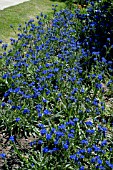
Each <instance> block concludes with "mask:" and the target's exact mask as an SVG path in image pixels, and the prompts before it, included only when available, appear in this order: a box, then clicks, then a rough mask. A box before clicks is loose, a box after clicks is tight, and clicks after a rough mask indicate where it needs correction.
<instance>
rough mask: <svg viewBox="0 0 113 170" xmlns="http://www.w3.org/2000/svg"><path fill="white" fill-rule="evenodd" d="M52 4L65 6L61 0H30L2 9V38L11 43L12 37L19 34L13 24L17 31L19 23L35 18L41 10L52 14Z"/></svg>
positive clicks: (0, 33)
mask: <svg viewBox="0 0 113 170" xmlns="http://www.w3.org/2000/svg"><path fill="white" fill-rule="evenodd" d="M52 4H58V8H61V7H63V6H64V3H61V2H57V1H55V2H52V1H50V0H43V1H42V0H30V1H28V2H24V3H21V4H19V5H16V6H12V7H9V8H6V9H4V10H1V11H0V39H2V40H3V41H4V42H5V43H9V39H10V38H11V37H13V38H15V37H17V35H16V34H15V32H14V30H13V29H11V28H10V25H11V24H12V25H13V26H14V28H15V31H16V30H17V28H18V25H19V24H24V23H25V21H28V20H29V19H31V18H35V17H36V15H39V14H40V13H41V12H43V13H44V14H48V15H49V16H50V15H52Z"/></svg>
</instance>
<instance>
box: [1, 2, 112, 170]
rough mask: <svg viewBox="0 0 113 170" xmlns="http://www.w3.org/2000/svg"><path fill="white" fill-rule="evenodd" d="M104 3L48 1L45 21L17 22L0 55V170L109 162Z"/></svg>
mask: <svg viewBox="0 0 113 170" xmlns="http://www.w3.org/2000/svg"><path fill="white" fill-rule="evenodd" d="M111 5H112V3H110V2H109V3H107V4H106V3H101V2H99V3H98V4H94V3H91V4H90V5H89V6H88V7H87V9H86V10H85V13H83V11H82V12H81V10H80V9H78V8H76V9H75V10H74V11H70V10H68V9H63V10H60V11H56V8H55V6H53V11H54V16H53V18H51V20H50V21H51V22H50V21H48V19H47V16H46V15H44V14H42V13H41V15H40V16H39V17H37V23H36V22H34V20H33V19H30V20H29V21H28V22H26V25H25V26H24V28H23V27H22V26H20V27H19V28H20V33H19V34H18V40H15V39H12V40H11V42H12V47H13V48H12V50H9V51H8V52H4V53H3V55H2V56H1V61H4V59H5V62H1V63H2V68H5V69H6V70H4V69H3V70H2V73H1V74H2V76H1V83H2V85H3V84H4V87H3V88H1V92H2V93H1V113H0V125H1V126H0V132H1V134H0V135H1V148H2V151H1V154H0V157H1V158H2V162H4V164H2V165H3V166H2V167H1V168H2V169H23V170H24V169H25V170H28V169H40V170H41V169H44V170H49V169H50V170H52V169H59V170H60V169H63V170H71V169H77V170H79V169H80V170H84V169H91V170H93V169H101V170H102V169H103V170H104V169H105V170H106V169H109V170H111V169H112V168H113V142H112V139H113V135H112V134H113V114H112V109H113V69H112V68H113V67H112V64H113V59H112V57H111V51H110V50H111V49H112V31H113V27H112V24H111V21H112V17H113V16H112V15H111V16H110V19H111V20H110V19H108V18H107V16H109V15H108V12H110V10H109V11H108V10H106V9H107V8H108V9H109V7H110V6H111ZM102 7H103V8H102ZM100 13H101V15H100ZM103 14H104V16H105V18H106V19H104V22H102V23H101V19H102V18H101V17H103ZM95 18H96V20H94V19H95ZM46 19H47V20H46ZM96 22H97V23H98V28H97V23H96ZM102 25H104V30H105V31H106V32H103V34H105V33H106V34H105V39H104V44H103V41H101V38H100V37H99V36H97V35H96V34H97V30H98V29H100V30H101V27H102ZM92 27H93V28H92ZM108 28H109V29H108ZM102 30H103V28H102ZM100 33H101V31H100ZM108 33H109V34H108ZM101 35H102V34H101ZM108 35H109V37H108ZM91 38H92V39H93V41H92V39H91ZM97 40H98V41H97ZM2 45H3V44H2ZM98 46H99V47H101V48H100V49H99V48H98ZM105 47H106V48H107V50H106V51H105V50H104V48H105ZM4 50H5V45H4ZM108 54H109V55H108ZM103 55H104V57H103ZM6 149H7V150H6Z"/></svg>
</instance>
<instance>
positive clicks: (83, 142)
mask: <svg viewBox="0 0 113 170" xmlns="http://www.w3.org/2000/svg"><path fill="white" fill-rule="evenodd" d="M80 143H81V144H85V145H88V140H86V139H83V140H81V142H80Z"/></svg>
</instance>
